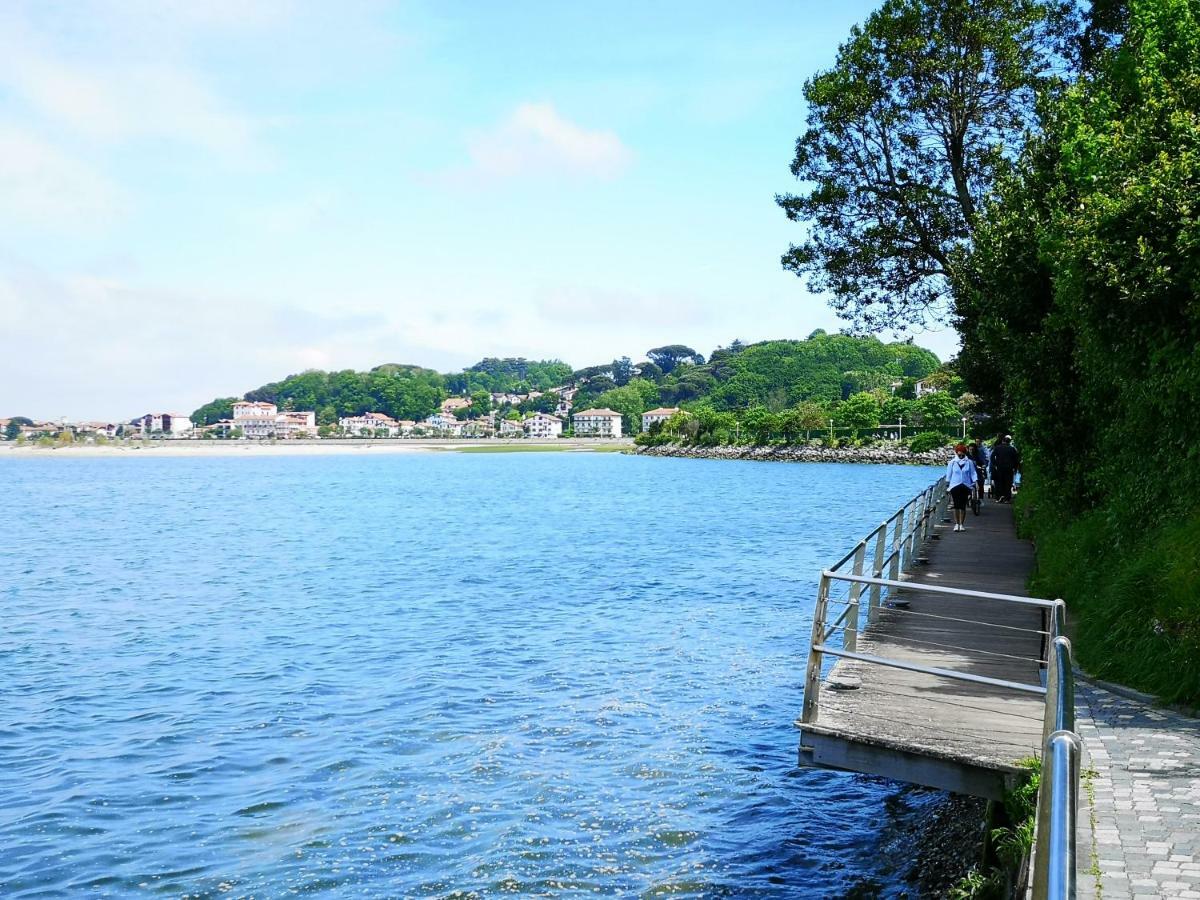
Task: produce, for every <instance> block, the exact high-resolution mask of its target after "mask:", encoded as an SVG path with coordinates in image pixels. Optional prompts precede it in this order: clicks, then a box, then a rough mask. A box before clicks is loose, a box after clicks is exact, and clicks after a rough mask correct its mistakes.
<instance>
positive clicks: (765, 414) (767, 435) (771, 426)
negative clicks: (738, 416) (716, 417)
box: [742, 406, 782, 444]
mask: <svg viewBox="0 0 1200 900" xmlns="http://www.w3.org/2000/svg"><path fill="white" fill-rule="evenodd" d="M781 425H782V423H781V422H780V418H779V416H778V415H777V414H776V413H773V412H771V411H770V410H769V409H767V408H766V407H765V406H754V407H751V408H750V409H748V410H746V415H745V416H743V417H742V427H744V428H745V429H746V434H747V435H748V436H749V437H750V439H751V440H752V441H754V443H756V444H766V443H769V442H770V440H771V438H772V437H773V436H774V434H775V432H777V431H779V430H780V428H781Z"/></svg>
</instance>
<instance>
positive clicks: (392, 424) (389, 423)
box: [338, 412, 412, 437]
mask: <svg viewBox="0 0 1200 900" xmlns="http://www.w3.org/2000/svg"><path fill="white" fill-rule="evenodd" d="M338 424H339V425H340V426H342V428H343V429H344V430H345V431H346V433H347V434H352V435H361V434H362V433H363V431H364V430H365V431H366V432H367V433H368V434H369V435H370V436H371V437H375V435H376V434H377V433H379V432H381V431H382V432H385V433H386V434H387V436H388V437H396V436H397V435H399V434H400V433H401V430H400V423H399V422H397V421H396V420H395V419H393V418H392V417H391V416H388V415H384V414H383V413H377V412H369V413H363V414H362V415H361V416H343V417H342V418H340V419H338ZM409 430H410V431H411V430H412V427H411V425H410V426H409Z"/></svg>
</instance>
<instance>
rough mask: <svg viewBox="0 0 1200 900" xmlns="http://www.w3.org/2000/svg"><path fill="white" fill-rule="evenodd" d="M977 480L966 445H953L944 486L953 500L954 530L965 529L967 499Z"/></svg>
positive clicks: (973, 464)
mask: <svg viewBox="0 0 1200 900" xmlns="http://www.w3.org/2000/svg"><path fill="white" fill-rule="evenodd" d="M978 480H979V476H978V474H977V473H976V471H975V463H973V462H972V461H971V460H970V459H968V458H967V445H966V444H957V445H955V447H954V456H953V458H951V460H950V461H949V462H948V463H946V487H947V488H948V489H949V491H950V499H951V500H953V501H954V530H955V531H966V530H967V526H966V520H967V500H968V499H969V498H970V496H971V492H972V491H973V490H975V482H976V481H978Z"/></svg>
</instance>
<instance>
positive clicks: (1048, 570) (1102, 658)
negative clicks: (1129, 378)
mask: <svg viewBox="0 0 1200 900" xmlns="http://www.w3.org/2000/svg"><path fill="white" fill-rule="evenodd" d="M1021 493H1022V495H1023V496H1021V497H1020V498H1019V505H1018V510H1019V512H1020V513H1021V514H1022V517H1023V520H1024V521H1023V527H1024V528H1025V529H1027V530H1028V531H1029V532H1030V533H1031V534H1032V536H1033V538H1034V539H1035V541H1036V543H1037V571H1036V573H1035V574H1034V577H1033V579H1032V582H1031V589H1032V592H1033V593H1034V594H1035V595H1037V596H1042V597H1062V598H1063V599H1064V600H1065V601H1066V602H1067V614H1068V619H1069V621H1070V626H1071V632H1072V639H1073V645H1074V647H1073V649H1074V651H1075V656H1076V658H1077V659H1078V661H1079V663H1080V665H1081V666H1082V667H1083V668H1084V669H1085V670H1086V671H1087V672H1089V673H1090V674H1091V675H1093V676H1095V677H1097V678H1102V679H1105V680H1108V681H1115V682H1118V683H1120V684H1125V685H1129V686H1130V687H1134V688H1137V689H1138V690H1142V691H1146V692H1148V693H1151V694H1155V695H1157V696H1158V697H1160V698H1162V699H1163V700H1164V701H1166V702H1168V703H1177V704H1183V705H1189V706H1196V705H1200V512H1196V511H1192V512H1191V513H1190V514H1189V515H1184V516H1180V517H1178V518H1175V519H1169V520H1167V521H1165V522H1163V523H1160V524H1156V525H1150V526H1146V527H1144V528H1137V529H1133V533H1129V532H1130V529H1129V528H1122V527H1121V526H1120V525H1119V524H1117V523H1119V521H1120V520H1119V517H1117V516H1114V515H1112V514H1111V511H1106V510H1103V509H1101V510H1094V511H1091V512H1088V513H1085V514H1083V515H1082V516H1079V517H1078V518H1076V519H1074V520H1071V521H1068V522H1066V523H1062V522H1060V521H1055V516H1054V515H1053V514H1052V513H1051V512H1047V508H1046V507H1047V505H1048V504H1050V503H1053V502H1054V499H1055V498H1054V497H1053V496H1052V492H1050V491H1041V492H1039V491H1038V490H1037V489H1036V488H1033V487H1032V486H1031V489H1029V490H1028V493H1027V492H1026V490H1022V492H1021Z"/></svg>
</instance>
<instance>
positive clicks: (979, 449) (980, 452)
mask: <svg viewBox="0 0 1200 900" xmlns="http://www.w3.org/2000/svg"><path fill="white" fill-rule="evenodd" d="M967 459H969V460H971V462H973V463H975V473H976V478H975V499H976V500H979V501H982V500H983V482H984V480H986V478H987V470H988V452H987V448H986V447H984V446H983V441H980V442H979V443H976V442H975V441H971V443H969V444H967Z"/></svg>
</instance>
